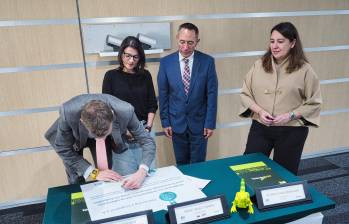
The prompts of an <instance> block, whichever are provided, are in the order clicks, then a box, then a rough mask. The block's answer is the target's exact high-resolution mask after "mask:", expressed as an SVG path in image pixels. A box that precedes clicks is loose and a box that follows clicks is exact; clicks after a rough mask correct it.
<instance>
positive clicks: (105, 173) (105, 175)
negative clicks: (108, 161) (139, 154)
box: [96, 168, 147, 189]
mask: <svg viewBox="0 0 349 224" xmlns="http://www.w3.org/2000/svg"><path fill="white" fill-rule="evenodd" d="M146 176H147V171H145V170H144V169H142V168H140V169H138V170H137V171H136V172H135V173H134V174H131V175H130V176H128V177H126V178H123V177H122V176H121V175H120V174H118V173H117V172H115V171H113V170H110V169H108V170H102V171H99V174H98V175H97V177H96V180H100V181H108V182H113V181H122V187H123V188H125V189H138V188H140V187H141V186H142V184H143V182H144V179H145V177H146Z"/></svg>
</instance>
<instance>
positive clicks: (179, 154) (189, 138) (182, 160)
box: [172, 128, 207, 165]
mask: <svg viewBox="0 0 349 224" xmlns="http://www.w3.org/2000/svg"><path fill="white" fill-rule="evenodd" d="M203 132H204V131H202V133H200V134H194V133H192V132H191V131H190V129H189V128H187V129H186V130H185V131H184V133H175V132H173V133H172V144H173V150H174V154H175V157H176V163H177V165H184V164H189V163H197V162H203V161H205V159H206V152H207V139H205V137H204V135H203V134H204V133H203Z"/></svg>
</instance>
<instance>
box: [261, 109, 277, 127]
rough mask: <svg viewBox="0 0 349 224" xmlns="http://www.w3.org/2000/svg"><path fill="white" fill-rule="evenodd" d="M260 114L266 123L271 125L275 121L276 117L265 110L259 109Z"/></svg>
mask: <svg viewBox="0 0 349 224" xmlns="http://www.w3.org/2000/svg"><path fill="white" fill-rule="evenodd" d="M258 115H259V118H260V120H261V121H262V123H263V124H265V125H271V124H272V123H273V121H274V117H273V116H272V115H271V114H269V113H268V112H266V111H265V110H261V111H259V112H258Z"/></svg>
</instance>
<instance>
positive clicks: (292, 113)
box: [290, 111, 296, 121]
mask: <svg viewBox="0 0 349 224" xmlns="http://www.w3.org/2000/svg"><path fill="white" fill-rule="evenodd" d="M294 119H296V114H295V113H294V112H293V111H292V112H290V120H291V121H293V120H294Z"/></svg>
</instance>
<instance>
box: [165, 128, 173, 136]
mask: <svg viewBox="0 0 349 224" xmlns="http://www.w3.org/2000/svg"><path fill="white" fill-rule="evenodd" d="M164 132H165V135H166V137H167V138H172V128H171V127H166V128H164Z"/></svg>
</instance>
